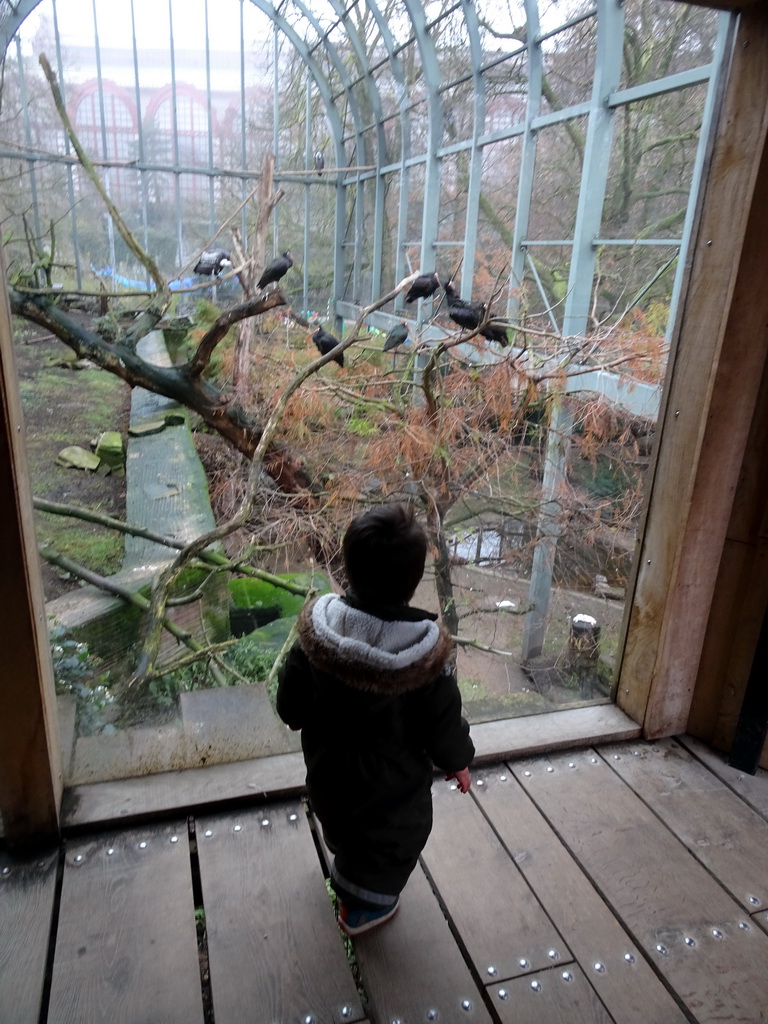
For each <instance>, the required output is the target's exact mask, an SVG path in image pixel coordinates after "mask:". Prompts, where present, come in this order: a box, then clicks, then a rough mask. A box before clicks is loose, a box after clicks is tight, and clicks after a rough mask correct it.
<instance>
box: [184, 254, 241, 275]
mask: <svg viewBox="0 0 768 1024" xmlns="http://www.w3.org/2000/svg"><path fill="white" fill-rule="evenodd" d="M231 266H232V257H231V256H230V255H229V253H228V252H224V250H223V249H206V250H205V252H201V253H200V259H199V260H198V261H197V263H196V264H195V266H194V269H193V271H192V273H193V274H205V276H206V277H210V276H212V275H214V274H215V275H216V277H218V276H219V275H220V274H223V273H224V271H225V270H229V268H230V267H231Z"/></svg>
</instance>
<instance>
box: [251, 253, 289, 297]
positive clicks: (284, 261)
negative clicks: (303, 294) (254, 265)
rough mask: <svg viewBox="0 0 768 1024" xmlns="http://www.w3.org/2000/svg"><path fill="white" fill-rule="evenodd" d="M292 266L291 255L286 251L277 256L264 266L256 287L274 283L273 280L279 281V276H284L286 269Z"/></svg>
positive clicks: (264, 286)
mask: <svg viewBox="0 0 768 1024" xmlns="http://www.w3.org/2000/svg"><path fill="white" fill-rule="evenodd" d="M292 266H293V257H292V256H291V254H290V253H289V252H288V250H287V249H286V251H285V252H284V253H283V255H282V256H278V257H277V259H275V260H272V262H271V263H268V264H267V265H266V267H264V273H263V274H262V275H261V277H260V278H259V283H258V285H257V287H258V288H266V287H267V285H268V284H274V283H275V281H279V280H280V278H281V277H285V275H286V274H287V273H288V271H289V270H290V269H291V267H292Z"/></svg>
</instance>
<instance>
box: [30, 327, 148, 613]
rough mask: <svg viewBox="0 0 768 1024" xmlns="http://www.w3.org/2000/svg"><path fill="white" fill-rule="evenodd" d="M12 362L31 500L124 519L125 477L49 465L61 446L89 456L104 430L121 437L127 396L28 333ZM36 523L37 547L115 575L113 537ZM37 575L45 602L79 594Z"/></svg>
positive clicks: (113, 381)
mask: <svg viewBox="0 0 768 1024" xmlns="http://www.w3.org/2000/svg"><path fill="white" fill-rule="evenodd" d="M15 359H16V370H17V376H18V380H19V390H20V392H21V399H22V408H23V414H24V429H25V435H26V441H27V461H28V465H29V476H30V482H31V487H32V493H33V495H34V496H35V497H42V498H47V499H48V500H49V501H55V502H60V503H62V504H67V505H79V506H84V507H87V508H91V509H98V510H99V511H100V512H104V513H106V514H108V515H113V516H116V517H118V518H123V516H124V512H125V477H124V476H111V475H110V476H102V475H100V474H99V473H93V472H90V471H87V470H80V469H66V468H63V467H61V466H58V465H57V464H56V456H57V455H58V453H59V452H60V451H61V449H62V448H65V447H67V446H68V445H79V446H80V447H82V448H85V449H86V450H90V442H91V440H92V439H93V438H95V437H97V436H98V435H99V434H100V433H102V432H103V431H105V430H119V431H120V432H121V433H122V434H123V436H124V437H125V435H126V432H127V429H128V416H129V410H130V388H129V387H128V386H127V385H126V384H124V383H123V382H122V381H120V380H118V379H117V378H116V377H113V376H112V375H111V374H108V373H105V372H104V371H103V370H99V369H96V368H95V367H94V368H85V369H75V368H74V361H73V358H72V353H71V352H70V350H69V349H68V348H67V347H66V346H65V345H63V344H62V343H61V342H60V341H58V340H57V339H55V338H53V337H52V336H51V335H44V334H42V332H40V331H39V330H32V329H30V328H29V327H24V328H22V329H20V330H19V331H18V334H17V339H16V344H15ZM35 521H36V526H37V534H38V543H40V544H43V543H47V544H50V545H51V546H52V547H53V548H55V549H57V550H59V551H61V552H63V553H65V554H67V555H69V557H71V558H72V559H74V560H75V561H82V562H83V563H85V564H87V565H88V566H89V567H90V568H92V569H95V570H96V571H97V572H100V573H103V574H105V575H109V574H111V573H113V572H116V571H117V570H118V569H119V568H120V565H121V562H122V549H123V545H122V540H121V539H120V536H119V535H116V534H112V533H111V532H110V531H108V530H105V529H103V528H102V527H99V526H95V525H90V524H87V523H83V522H79V523H77V524H76V525H73V524H72V523H70V522H68V521H67V520H66V519H64V518H63V517H61V516H54V515H50V514H46V513H41V512H37V513H36V515H35ZM41 571H42V576H43V586H44V591H45V598H46V601H50V600H53V599H54V598H56V597H60V596H61V595H62V594H65V593H68V592H69V591H71V590H72V589H74V588H76V587H78V586H79V584H78V582H77V580H75V579H72V578H71V577H68V576H67V575H66V574H65V573H63V572H62V571H61V570H59V569H57V568H55V567H52V566H50V565H49V564H48V563H47V562H45V561H42V560H41Z"/></svg>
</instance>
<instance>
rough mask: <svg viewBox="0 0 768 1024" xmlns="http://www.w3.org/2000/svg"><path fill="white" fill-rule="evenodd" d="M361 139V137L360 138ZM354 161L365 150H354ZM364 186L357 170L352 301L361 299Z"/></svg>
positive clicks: (362, 154)
mask: <svg viewBox="0 0 768 1024" xmlns="http://www.w3.org/2000/svg"><path fill="white" fill-rule="evenodd" d="M360 141H362V138H361V140H360ZM355 157H356V160H355V162H356V163H358V164H359V163H361V162H362V161H363V160H364V158H365V151H364V150H363V151H362V152H361V150H360V149H357V150H356V151H355ZM365 186H366V182H365V181H363V180H361V178H360V172H359V171H358V172H357V183H356V185H355V244H354V247H353V249H352V301H353V302H360V303H362V301H363V296H362V293H361V287H362V282H361V268H362V261H363V246H364V243H363V232H364V224H365Z"/></svg>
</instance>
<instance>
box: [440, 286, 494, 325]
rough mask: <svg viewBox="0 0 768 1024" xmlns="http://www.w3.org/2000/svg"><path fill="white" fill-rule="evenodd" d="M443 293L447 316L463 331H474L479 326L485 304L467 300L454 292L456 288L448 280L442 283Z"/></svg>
mask: <svg viewBox="0 0 768 1024" xmlns="http://www.w3.org/2000/svg"><path fill="white" fill-rule="evenodd" d="M443 288H444V289H445V295H446V298H447V299H448V316H449V317H450V318H451V320H453V322H454V323H455V324H458V325H459V327H463V328H464V330H465V331H474V330H475V329H476V328H477V327H479V326H480V324H481V322H482V320H483V317H484V316H485V306H484V305H483V303H482V302H468V301H467V300H466V299H461V298H459V296H458V295H457V294H456V289H455V288H454V287H453V285H452V284H451V282H450V281H449V282H448V283H447V284H444V285H443Z"/></svg>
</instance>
